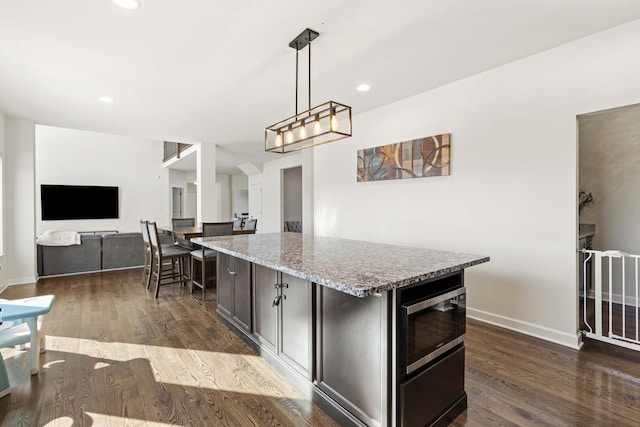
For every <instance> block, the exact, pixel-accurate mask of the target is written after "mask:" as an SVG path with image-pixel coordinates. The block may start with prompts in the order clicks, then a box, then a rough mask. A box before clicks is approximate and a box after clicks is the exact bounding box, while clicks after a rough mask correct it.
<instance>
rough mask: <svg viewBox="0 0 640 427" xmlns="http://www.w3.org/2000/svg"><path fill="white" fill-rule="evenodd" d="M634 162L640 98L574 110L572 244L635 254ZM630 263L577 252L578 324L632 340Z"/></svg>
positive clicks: (638, 243)
mask: <svg viewBox="0 0 640 427" xmlns="http://www.w3.org/2000/svg"><path fill="white" fill-rule="evenodd" d="M638 162H640V104H637V105H630V106H625V107H619V108H614V109H610V110H604V111H597V112H593V113H588V114H583V115H580V116H578V223H579V232H578V249H582V248H586V249H589V247H591V248H592V249H593V250H594V251H598V252H600V251H621V253H626V254H632V255H633V254H636V255H637V254H640V227H638V226H637V224H636V223H637V218H638V217H640V202H639V201H638V200H639V199H638V197H637V196H638V183H639V182H640V169H639V168H638V167H637V165H638ZM603 259H605V260H606V262H601V261H602V260H603ZM625 259H626V264H625ZM633 263H634V259H633V257H631V258H630V257H628V256H625V255H623V256H620V255H617V256H613V257H611V258H606V257H605V258H602V257H601V256H596V254H593V256H592V257H591V258H590V259H589V254H588V253H579V254H578V269H579V270H578V271H579V274H578V278H579V283H578V290H579V292H578V299H579V310H578V312H579V313H580V319H579V325H580V330H583V331H587V332H589V330H590V329H593V330H595V329H596V328H602V334H603V335H604V336H605V337H607V336H610V335H611V334H614V335H621V336H623V335H624V336H627V335H629V336H630V335H633V336H634V337H635V340H637V335H636V333H637V326H636V325H637V323H636V322H637V320H638V317H639V312H638V302H639V299H638V286H637V282H638V275H637V274H638V273H637V272H636V271H635V269H634V265H633ZM596 265H598V268H599V269H601V271H599V272H598V273H596ZM609 268H610V269H611V271H609ZM596 280H600V283H601V288H602V290H601V291H600V292H598V291H597V290H596V283H595V281H596ZM598 296H599V298H598ZM600 300H601V301H600ZM598 311H600V312H601V313H602V314H603V316H602V317H601V320H600V321H598V320H597V319H596V313H597V312H598ZM609 319H611V322H609ZM596 334H597V333H596ZM596 339H599V338H596ZM605 341H606V340H605ZM607 342H611V341H607Z"/></svg>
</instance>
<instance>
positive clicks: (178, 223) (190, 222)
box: [171, 218, 196, 228]
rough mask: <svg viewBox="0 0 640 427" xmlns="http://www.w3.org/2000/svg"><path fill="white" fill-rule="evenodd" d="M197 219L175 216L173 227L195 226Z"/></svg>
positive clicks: (172, 221) (172, 222) (172, 220)
mask: <svg viewBox="0 0 640 427" xmlns="http://www.w3.org/2000/svg"><path fill="white" fill-rule="evenodd" d="M195 226H196V219H195V218H173V219H171V228H178V227H195Z"/></svg>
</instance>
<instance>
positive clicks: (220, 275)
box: [216, 252, 233, 317]
mask: <svg viewBox="0 0 640 427" xmlns="http://www.w3.org/2000/svg"><path fill="white" fill-rule="evenodd" d="M216 258H217V260H216V267H217V276H216V281H217V295H218V308H217V310H218V311H219V312H222V313H223V314H225V315H227V316H228V317H231V314H232V312H233V276H232V275H230V274H229V271H230V270H231V256H230V255H227V254H223V253H222V252H218V255H217V257H216Z"/></svg>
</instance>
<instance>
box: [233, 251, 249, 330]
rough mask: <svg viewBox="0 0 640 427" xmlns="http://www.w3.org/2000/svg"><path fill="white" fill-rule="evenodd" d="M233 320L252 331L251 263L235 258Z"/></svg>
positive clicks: (242, 327)
mask: <svg viewBox="0 0 640 427" xmlns="http://www.w3.org/2000/svg"><path fill="white" fill-rule="evenodd" d="M232 268H233V270H232V271H233V272H234V273H235V275H234V284H233V313H232V314H233V320H234V321H235V322H236V324H237V325H238V326H239V327H240V328H241V329H244V330H245V331H247V332H251V274H250V273H251V263H250V262H249V261H246V260H243V259H239V258H233V261H232Z"/></svg>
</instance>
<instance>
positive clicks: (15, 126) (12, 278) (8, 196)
mask: <svg viewBox="0 0 640 427" xmlns="http://www.w3.org/2000/svg"><path fill="white" fill-rule="evenodd" d="M34 152H35V129H34V123H33V122H32V121H31V120H26V119H19V118H10V117H7V118H6V120H5V162H4V163H5V165H4V166H5V168H4V169H5V199H4V201H5V221H6V227H5V257H4V262H5V265H4V267H5V268H6V275H7V283H9V284H10V285H12V284H22V283H33V282H35V280H36V274H35V271H36V270H35V267H36V256H35V253H36V245H35V237H36V233H35V185H34V184H35V164H34Z"/></svg>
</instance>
